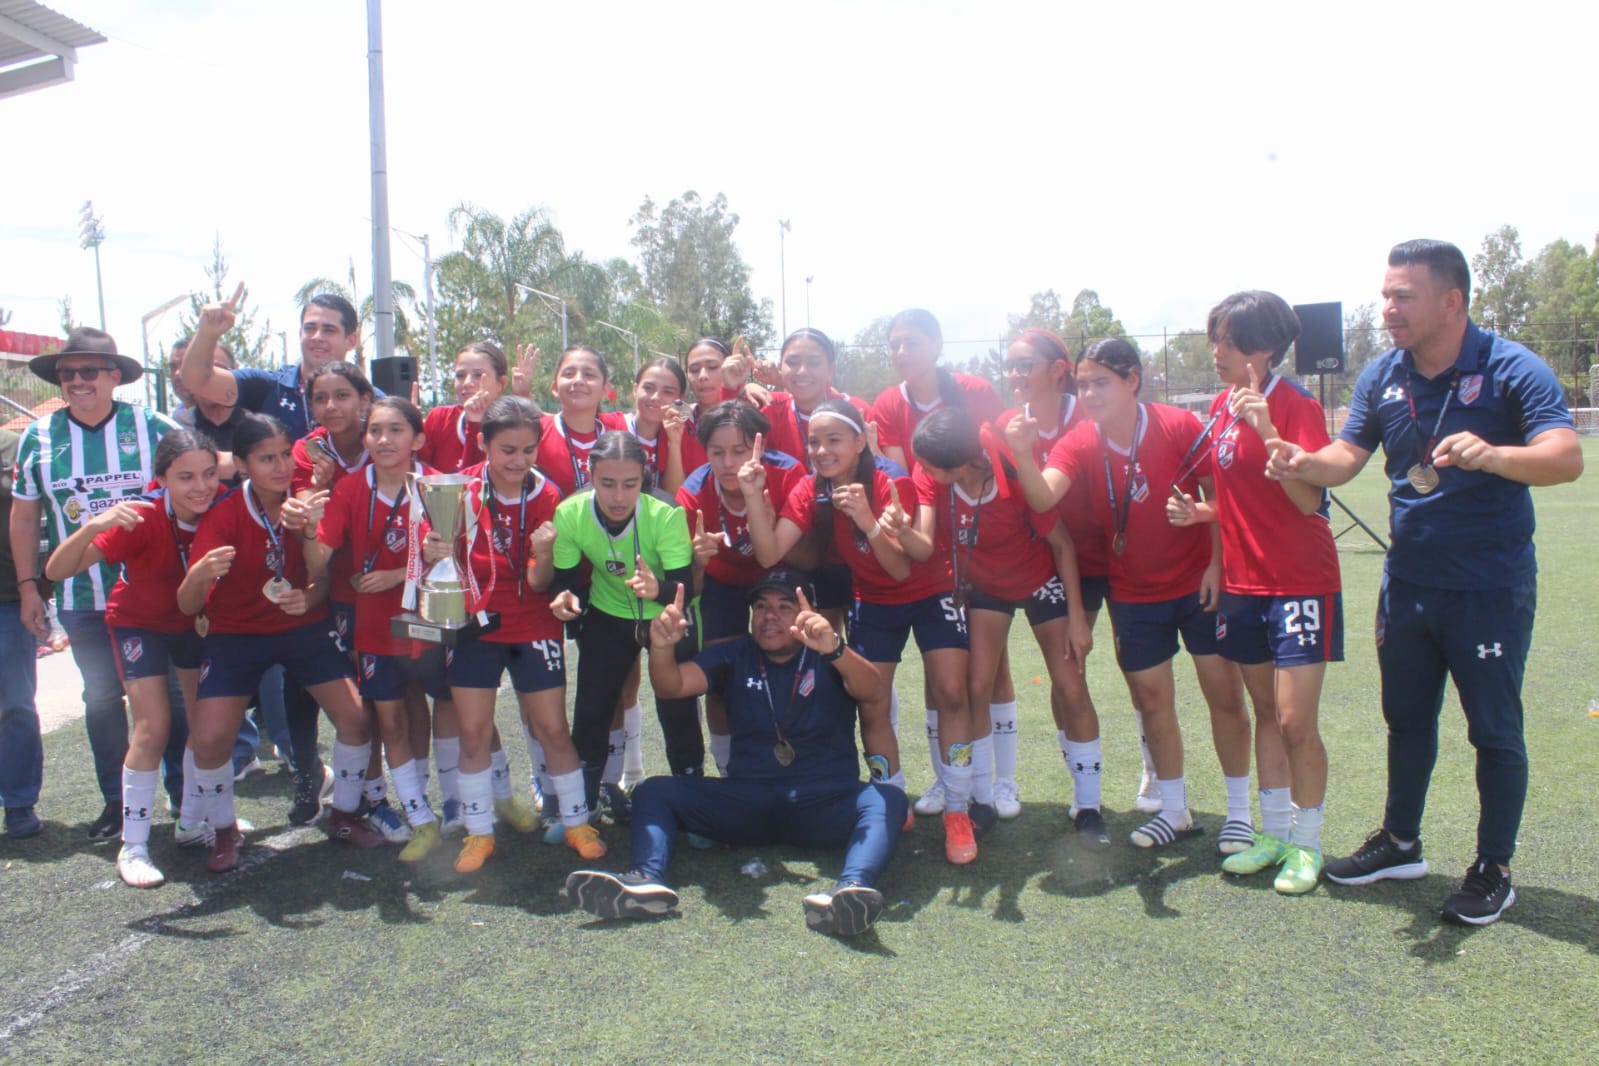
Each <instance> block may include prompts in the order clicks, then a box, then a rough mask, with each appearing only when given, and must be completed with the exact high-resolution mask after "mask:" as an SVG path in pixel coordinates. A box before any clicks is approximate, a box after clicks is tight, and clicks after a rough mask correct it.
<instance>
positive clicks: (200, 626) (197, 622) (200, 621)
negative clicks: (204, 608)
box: [194, 614, 211, 637]
mask: <svg viewBox="0 0 1599 1066" xmlns="http://www.w3.org/2000/svg"><path fill="white" fill-rule="evenodd" d="M194 631H195V632H196V633H198V634H200V636H202V637H203V636H205V635H206V634H207V633H209V632H211V619H209V618H207V617H206V616H205V615H203V614H200V615H195V617H194Z"/></svg>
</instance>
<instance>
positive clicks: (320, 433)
mask: <svg viewBox="0 0 1599 1066" xmlns="http://www.w3.org/2000/svg"><path fill="white" fill-rule="evenodd" d="M314 440H315V441H321V442H322V443H323V444H326V445H327V446H328V449H329V450H330V451H332V452H333V454H334V456H335V458H334V460H333V485H337V484H338V483H339V482H340V481H341V480H343V479H344V478H346V477H348V476H349V475H350V474H353V473H355V472H356V471H357V470H362V469H364V468H365V467H366V466H367V464H368V463H370V462H371V461H372V459H371V457H370V456H368V455H367V454H366V449H364V448H363V449H362V450H361V453H360V454H359V455H355V456H343V455H339V452H338V449H337V448H335V447H333V442H332V441H330V440H329V439H328V431H327V427H326V426H318V427H316V428H315V429H313V430H312V431H311V432H309V433H307V434H306V435H305V436H304V437H302V438H300V439H299V440H297V441H295V442H294V448H293V455H294V480H293V481H292V482H290V483H289V491H290V492H291V493H295V494H298V493H301V492H304V491H305V490H306V489H308V488H310V487H311V474H312V467H311V453H310V451H309V450H307V444H308V443H309V442H310V441H314ZM333 485H329V486H328V488H329V490H330V491H331V489H332V488H333Z"/></svg>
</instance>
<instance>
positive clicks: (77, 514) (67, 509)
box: [61, 496, 83, 525]
mask: <svg viewBox="0 0 1599 1066" xmlns="http://www.w3.org/2000/svg"><path fill="white" fill-rule="evenodd" d="M61 513H62V514H64V515H66V516H67V521H68V522H71V523H72V524H73V525H77V524H78V519H79V518H81V517H83V503H82V501H81V500H79V499H78V498H77V497H76V496H68V497H67V502H66V503H64V504H62V505H61Z"/></svg>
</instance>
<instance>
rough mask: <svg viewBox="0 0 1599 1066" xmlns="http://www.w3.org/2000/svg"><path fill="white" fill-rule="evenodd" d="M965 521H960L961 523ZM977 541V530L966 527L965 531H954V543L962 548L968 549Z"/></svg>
mask: <svg viewBox="0 0 1599 1066" xmlns="http://www.w3.org/2000/svg"><path fill="white" fill-rule="evenodd" d="M964 521H965V520H964V519H962V522H964ZM976 541H977V530H975V529H973V528H971V527H970V526H967V527H966V528H965V529H957V530H956V531H955V543H956V544H959V545H960V546H961V547H963V548H970V547H971V546H972V545H973V544H974V543H976Z"/></svg>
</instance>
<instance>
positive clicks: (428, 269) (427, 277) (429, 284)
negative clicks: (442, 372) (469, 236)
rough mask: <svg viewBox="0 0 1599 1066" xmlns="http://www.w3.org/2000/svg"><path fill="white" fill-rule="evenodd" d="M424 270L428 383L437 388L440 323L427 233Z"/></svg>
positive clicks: (423, 252) (423, 253)
mask: <svg viewBox="0 0 1599 1066" xmlns="http://www.w3.org/2000/svg"><path fill="white" fill-rule="evenodd" d="M422 272H423V276H422V287H423V289H424V290H425V291H426V292H427V301H428V383H429V384H431V385H432V386H433V387H434V388H435V389H437V388H438V372H439V330H438V324H437V323H436V322H434V320H433V246H432V245H430V244H429V243H428V235H427V234H426V233H424V234H422Z"/></svg>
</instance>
